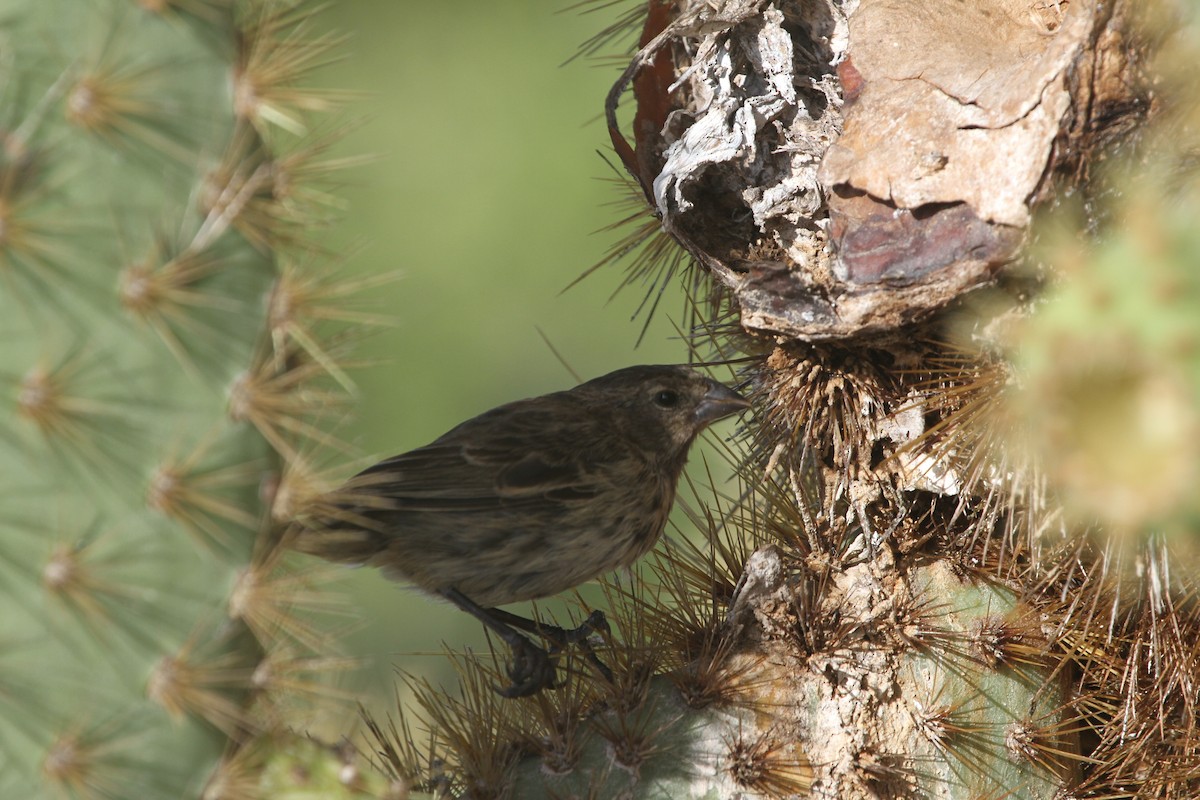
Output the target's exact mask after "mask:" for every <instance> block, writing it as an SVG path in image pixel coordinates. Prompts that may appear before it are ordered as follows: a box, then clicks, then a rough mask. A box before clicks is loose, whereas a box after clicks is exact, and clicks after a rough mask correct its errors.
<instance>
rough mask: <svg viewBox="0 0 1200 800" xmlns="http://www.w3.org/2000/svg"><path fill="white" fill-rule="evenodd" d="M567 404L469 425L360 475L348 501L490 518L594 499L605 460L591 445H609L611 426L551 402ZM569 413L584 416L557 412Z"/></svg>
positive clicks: (517, 410) (520, 405) (532, 403)
mask: <svg viewBox="0 0 1200 800" xmlns="http://www.w3.org/2000/svg"><path fill="white" fill-rule="evenodd" d="M559 400H560V397H558V396H554V395H551V396H549V397H543V398H535V399H533V400H523V401H519V402H517V403H510V404H509V405H507V406H501V407H499V408H496V409H493V410H492V411H489V412H487V413H485V414H483V415H481V416H479V417H475V418H474V419H471V420H468V421H467V422H464V423H463V424H461V425H459V426H458V427H456V428H454V429H453V430H451V431H449V432H448V433H446V434H445V435H444V436H442V437H441V438H439V439H438V440H437V441H435V442H433V443H431V444H429V445H426V446H425V447H421V448H418V449H416V450H412V451H410V452H408V453H404V454H402V455H398V456H395V457H393V458H389V459H387V460H386V461H382V462H380V463H378V464H376V465H375V466H373V467H370V468H369V469H367V470H365V471H363V472H361V473H359V474H358V475H357V476H355V477H354V478H353V479H351V480H350V481H349V482H348V483H347V485H346V487H344V491H345V492H347V493H348V496H347V500H349V501H350V502H351V503H353V504H354V505H359V506H369V505H375V507H378V508H387V509H390V510H411V511H435V510H454V511H472V510H479V511H487V510H490V509H494V508H496V507H498V506H502V505H503V506H506V507H513V506H516V505H520V504H521V503H523V502H527V501H530V502H531V501H536V500H539V499H541V498H550V499H554V500H558V501H562V502H570V501H571V500H581V501H582V500H586V499H588V498H590V497H593V496H594V495H595V494H596V493H597V491H599V488H600V487H599V486H598V484H597V475H596V474H595V469H594V465H595V464H596V463H598V462H600V461H602V459H603V456H604V455H605V454H601V453H597V452H593V451H594V450H595V448H594V447H590V446H589V444H588V443H589V441H593V440H596V439H598V438H602V437H598V436H597V435H596V434H597V426H601V428H602V427H603V421H602V420H598V419H595V418H594V417H592V416H589V415H588V414H586V413H580V412H581V410H579V409H571V408H568V409H561V408H559V407H558V406H559V405H560V402H547V401H559ZM563 410H566V411H575V412H576V413H566V414H564V413H555V412H557V411H563ZM351 497H354V499H351ZM360 498H361V499H360Z"/></svg>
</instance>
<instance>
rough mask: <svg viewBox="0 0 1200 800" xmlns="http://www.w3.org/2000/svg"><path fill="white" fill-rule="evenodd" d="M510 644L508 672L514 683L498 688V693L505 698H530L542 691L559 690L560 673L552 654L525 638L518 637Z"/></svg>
mask: <svg viewBox="0 0 1200 800" xmlns="http://www.w3.org/2000/svg"><path fill="white" fill-rule="evenodd" d="M509 644H510V646H511V647H512V663H511V664H509V665H508V668H507V670H506V671H507V673H508V679H509V680H510V681H512V683H511V684H510V685H509V686H507V687H501V686H497V687H496V691H497V692H499V693H500V694H501V695H502V696H504V697H528V696H529V695H531V694H537V693H538V692H540V691H541V690H542V689H553V688H557V686H558V684H557V683H556V681H557V679H558V673H557V671H556V670H555V669H554V656H553V655H552V654H551V653H547V652H546V651H545V650H544V649H542V648H541V647H538V646H537V645H535V644H533V642H531V641H529V640H528V639H526V638H525V637H524V636H518V637H516V639H514V640H513V641H511V642H510V643H509ZM555 654H557V650H555Z"/></svg>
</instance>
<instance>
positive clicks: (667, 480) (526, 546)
mask: <svg viewBox="0 0 1200 800" xmlns="http://www.w3.org/2000/svg"><path fill="white" fill-rule="evenodd" d="M748 405H749V404H748V403H747V402H746V400H744V399H743V398H742V397H740V396H739V395H738V394H736V393H735V392H733V391H732V390H730V389H728V388H726V387H725V386H723V385H721V384H720V383H717V382H716V381H713V380H712V379H710V378H708V377H706V376H704V375H702V374H701V373H699V372H697V371H695V370H693V369H691V368H690V367H684V366H638V367H629V368H627V369H622V370H618V371H617V372H613V373H611V374H609V375H605V376H603V377H600V378H596V379H595V380H591V381H588V382H586V383H583V384H581V385H579V386H577V387H575V388H574V389H570V390H568V391H563V392H555V393H553V394H548V395H544V396H542V397H534V398H530V399H527V400H519V401H517V402H514V403H508V404H507V405H503V406H499V407H498V408H494V409H492V410H491V411H487V412H485V413H483V414H480V415H479V416H478V417H475V418H473V419H470V420H468V421H466V422H464V423H462V424H461V425H459V426H457V427H455V428H453V429H452V430H450V431H449V432H447V433H446V434H444V435H443V436H441V437H440V438H438V439H437V440H436V441H434V442H432V443H431V444H429V445H426V446H425V447H421V448H418V449H416V450H413V451H411V452H408V453H405V454H403V455H399V456H395V457H394V458H389V459H387V460H386V461H382V462H380V463H378V464H376V465H375V466H373V467H370V468H369V469H367V470H365V471H363V472H362V473H360V474H359V475H357V476H355V477H354V478H352V479H351V480H350V481H348V482H347V483H346V485H345V486H343V487H341V488H340V489H337V490H336V491H334V492H332V493H330V494H329V495H327V496H325V497H323V498H321V500H320V501H319V502H318V503H317V505H316V507H315V509H314V512H315V513H314V515H313V519H312V520H310V521H309V522H308V523H307V524H306V525H304V526H303V527H301V528H300V529H299V530H298V532H297V538H296V542H295V546H296V547H297V548H298V549H300V550H302V551H304V552H307V553H312V554H314V555H318V556H321V557H323V558H327V559H330V560H333V561H341V562H349V563H357V564H369V565H372V566H378V567H381V568H382V569H383V570H384V571H385V573H387V574H388V575H389V576H391V577H394V578H399V579H402V580H405V581H407V582H410V583H412V584H414V585H416V586H418V587H420V588H422V589H425V590H427V591H429V592H431V593H434V594H437V595H441V596H443V597H446V598H447V599H450V600H451V601H452V602H455V603H456V604H458V605H460V607H464V608H466V609H467V610H469V611H470V612H471V613H473V614H475V615H476V616H480V613H477V612H486V611H487V608H488V607H491V606H497V605H503V604H506V603H513V602H517V601H521V600H531V599H535V598H539V597H546V596H548V595H552V594H556V593H558V592H562V591H565V590H567V589H570V588H571V587H574V586H577V585H579V584H581V583H584V582H585V581H587V580H590V579H592V578H594V577H596V576H598V575H600V574H603V573H605V572H608V571H610V570H613V569H617V568H619V567H624V566H628V565H629V564H631V563H633V562H634V561H635V560H637V559H638V558H639V557H640V556H642V555H643V554H645V553H646V552H647V551H648V550H649V549H650V548H652V547H653V546H654V543H655V542H656V541H657V540H658V537H659V535H660V534H661V533H662V531H663V528H664V527H665V525H666V522H667V515H668V514H669V513H670V510H671V506H672V504H673V502H674V499H675V486H676V483H677V482H678V480H679V476H680V473H681V472H682V470H683V466H684V462H685V461H686V460H687V453H688V449H689V447H690V446H691V444H692V442H693V441H694V440H695V438H696V435H697V434H698V433H699V432H700V431H701V430H702V429H703V428H704V427H705V426H707V425H708V424H709V423H711V422H713V421H715V420H717V419H720V418H722V417H725V416H729V415H730V414H734V413H736V412H738V411H740V410H742V409H744V408H746V407H747V406H748ZM466 598H469V601H466ZM464 601H465V602H464ZM475 604H478V606H481V607H484V608H483V609H477V608H472V607H474V606H475ZM469 606H470V607H469ZM480 618H481V619H483V620H484V622H485V624H488V625H489V626H490V627H493V629H494V630H496V629H497V627H496V625H495V624H493V623H494V622H495V618H494V617H491V618H487V619H485V618H484V617H482V616H480ZM517 619H519V618H517ZM506 621H507V622H508V623H511V622H512V618H511V617H509V618H508V619H507V620H506ZM497 624H498V623H497ZM510 644H513V642H512V641H510ZM518 671H519V670H518ZM514 680H517V676H514ZM537 688H540V687H535V688H534V689H533V690H534V691H536V689H537ZM526 693H527V692H526Z"/></svg>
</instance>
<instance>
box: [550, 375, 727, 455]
mask: <svg viewBox="0 0 1200 800" xmlns="http://www.w3.org/2000/svg"><path fill="white" fill-rule="evenodd" d="M572 391H573V392H577V393H579V394H582V395H585V396H587V397H588V399H589V400H590V401H592V402H595V403H597V404H599V405H601V406H605V407H608V408H611V409H613V416H614V423H615V424H617V425H619V426H620V427H622V428H623V429H624V432H625V433H627V434H628V435H630V436H632V437H634V438H635V439H637V440H638V441H641V442H643V443H644V444H645V445H646V446H647V447H648V448H652V449H653V450H654V451H656V452H660V453H662V454H663V455H664V456H666V457H668V458H672V459H674V458H682V457H683V456H685V455H686V453H687V450H688V447H689V446H690V445H691V443H692V441H693V440H694V439H695V438H696V435H697V434H699V433H700V431H702V430H704V428H705V427H707V426H708V425H709V424H711V423H713V422H715V421H717V420H719V419H722V418H724V417H728V416H730V415H732V414H736V413H738V412H739V411H742V410H744V409H746V408H749V407H750V402H749V401H748V400H746V399H745V398H744V397H742V396H741V395H739V394H738V393H737V392H735V391H733V390H732V389H730V388H728V387H727V386H724V385H723V384H720V383H718V382H717V381H715V380H713V379H712V378H709V377H708V376H707V375H704V374H703V373H700V372H697V371H696V370H694V369H692V368H691V367H686V366H677V365H662V366H637V367H627V368H625V369H621V370H617V371H616V372H611V373H609V374H608V375H604V376H602V377H599V378H595V379H594V380H590V381H588V382H587V383H584V384H580V385H579V386H578V387H576V388H575V389H573V390H572Z"/></svg>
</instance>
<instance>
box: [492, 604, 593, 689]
mask: <svg viewBox="0 0 1200 800" xmlns="http://www.w3.org/2000/svg"><path fill="white" fill-rule="evenodd" d="M488 611H489V612H491V613H492V614H494V615H495V616H496V618H497V619H498V620H501V621H503V622H504V623H506V624H508V625H511V626H512V627H514V628H520V629H521V630H523V631H528V632H529V633H533V634H536V635H538V636H541V637H542V638H544V639H547V640H549V641H550V642H551V644H552V645H553V647H552V648H551V650H550V652H551V654H554V653H558V652H559V651H560V650H562V649H563V648H565V647H569V646H570V645H573V644H574V645H578V646H579V649H580V650H582V651H583V654H584V656H585V657H586V658H587V660H588V661H590V662H591V663H592V665H593V666H594V667H596V669H598V670H599V671H600V674H601V675H603V676H604V678H605V680H609V681H611V680H612V670H610V669H609V668H608V666H607V665H606V664H605V663H604V662H603V661H601V660H600V659H599V657H597V655H596V651H595V650H593V649H592V643H591V642H590V641H589V640H588V637H589V636H591V635H592V634H593V633H596V632H599V631H602V632H604V633H608V632H609V627H608V620H607V619H605V617H604V612H603V611H601V610H599V609H596V610H595V611H593V612H592V613H591V614H589V615H588V618H587V619H585V620H584V621H583V624H581V625H579V626H578V627H575V628H569V629H568V628H561V627H559V626H558V625H549V624H547V623H544V622H538V621H536V620H532V619H526V618H525V617H521V616H518V615H516V614H510V613H509V612H507V611H503V610H501V609H499V608H490V609H488Z"/></svg>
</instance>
